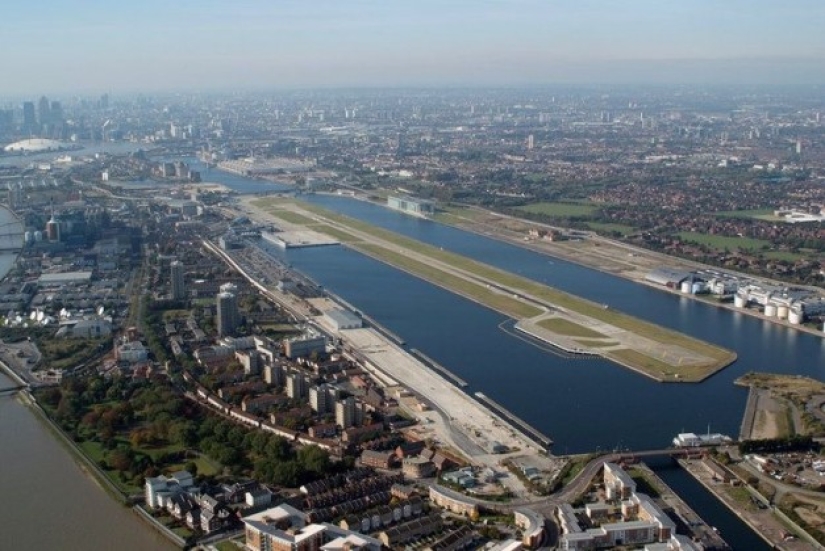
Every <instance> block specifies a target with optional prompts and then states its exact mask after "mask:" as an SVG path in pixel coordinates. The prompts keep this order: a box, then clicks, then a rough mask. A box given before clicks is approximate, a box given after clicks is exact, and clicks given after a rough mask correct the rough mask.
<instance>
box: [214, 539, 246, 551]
mask: <svg viewBox="0 0 825 551" xmlns="http://www.w3.org/2000/svg"><path fill="white" fill-rule="evenodd" d="M215 549H217V550H218V551H240V550H241V549H244V544H243V543H241V542H240V540H239V541H238V543H235V541H234V540H223V541H219V542H218V543H216V544H215Z"/></svg>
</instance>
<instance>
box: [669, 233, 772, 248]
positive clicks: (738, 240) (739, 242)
mask: <svg viewBox="0 0 825 551" xmlns="http://www.w3.org/2000/svg"><path fill="white" fill-rule="evenodd" d="M678 235H679V239H681V240H682V241H689V242H692V243H698V244H700V245H706V246H708V247H711V248H713V249H716V250H719V251H723V250H725V249H727V250H729V251H735V250H736V249H743V250H751V251H758V250H760V249H763V248H766V247H770V246H771V242H770V241H765V240H764V239H752V238H750V237H728V236H726V235H710V234H707V233H698V232H679V234H678Z"/></svg>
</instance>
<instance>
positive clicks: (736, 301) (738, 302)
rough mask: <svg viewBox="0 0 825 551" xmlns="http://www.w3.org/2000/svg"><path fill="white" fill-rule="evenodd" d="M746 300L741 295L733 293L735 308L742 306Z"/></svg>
mask: <svg viewBox="0 0 825 551" xmlns="http://www.w3.org/2000/svg"><path fill="white" fill-rule="evenodd" d="M747 302H748V301H746V300H745V297H743V296H742V295H734V297H733V305H734V306H736V307H737V308H744V307H745V305H746V304H747Z"/></svg>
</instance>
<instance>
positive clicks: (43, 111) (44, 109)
mask: <svg viewBox="0 0 825 551" xmlns="http://www.w3.org/2000/svg"><path fill="white" fill-rule="evenodd" d="M37 122H39V123H40V126H43V125H44V124H49V123H50V122H52V111H51V108H50V107H49V98H47V97H46V96H42V97H41V98H40V101H39V102H38V103H37Z"/></svg>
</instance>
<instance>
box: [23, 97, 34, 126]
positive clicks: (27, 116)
mask: <svg viewBox="0 0 825 551" xmlns="http://www.w3.org/2000/svg"><path fill="white" fill-rule="evenodd" d="M35 128H37V120H36V119H35V116H34V102H33V101H24V102H23V132H27V133H31V132H33V131H34V129H35Z"/></svg>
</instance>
